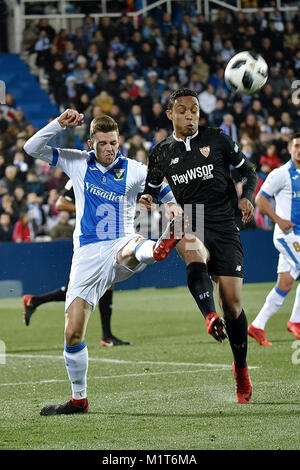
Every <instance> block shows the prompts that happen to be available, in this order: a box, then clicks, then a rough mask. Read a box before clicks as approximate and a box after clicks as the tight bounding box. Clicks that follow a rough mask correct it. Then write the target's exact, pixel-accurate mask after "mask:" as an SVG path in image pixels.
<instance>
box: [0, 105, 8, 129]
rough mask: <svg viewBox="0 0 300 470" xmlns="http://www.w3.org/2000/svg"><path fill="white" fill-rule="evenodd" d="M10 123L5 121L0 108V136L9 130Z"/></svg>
mask: <svg viewBox="0 0 300 470" xmlns="http://www.w3.org/2000/svg"><path fill="white" fill-rule="evenodd" d="M8 125H9V122H8V120H7V119H5V117H4V115H3V112H2V110H1V108H0V135H1V134H4V133H5V132H6V130H7V128H8Z"/></svg>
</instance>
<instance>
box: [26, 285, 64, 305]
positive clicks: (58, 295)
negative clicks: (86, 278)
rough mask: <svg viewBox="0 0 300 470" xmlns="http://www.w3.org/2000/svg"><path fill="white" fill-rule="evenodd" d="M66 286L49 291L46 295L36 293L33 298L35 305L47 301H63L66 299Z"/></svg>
mask: <svg viewBox="0 0 300 470" xmlns="http://www.w3.org/2000/svg"><path fill="white" fill-rule="evenodd" d="M66 292H67V289H66V287H65V286H64V287H61V288H60V289H57V290H55V291H52V292H47V294H44V295H34V296H33V298H32V304H33V306H34V307H38V306H39V305H41V304H45V303H47V302H63V301H64V300H66Z"/></svg>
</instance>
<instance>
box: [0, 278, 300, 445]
mask: <svg viewBox="0 0 300 470" xmlns="http://www.w3.org/2000/svg"><path fill="white" fill-rule="evenodd" d="M272 286H273V284H270V283H269V284H248V285H245V286H244V293H243V305H244V308H245V311H246V314H247V316H248V321H249V322H250V321H251V320H253V319H254V317H255V315H256V313H257V312H258V310H259V308H260V307H261V305H262V304H263V302H264V299H265V297H266V295H267V293H268V292H269V290H270V289H271V287H272ZM294 295H295V288H294V289H293V291H292V292H291V293H290V294H289V296H288V297H287V298H286V300H285V303H284V305H283V307H282V308H281V310H280V311H279V312H278V313H277V314H276V315H275V316H274V317H273V318H272V319H271V320H270V322H269V323H268V325H267V328H266V332H267V337H268V339H269V340H270V341H272V342H273V346H272V347H262V346H259V345H258V344H257V343H256V342H255V341H254V340H253V339H251V338H250V339H249V355H248V363H249V366H250V367H251V369H250V374H251V378H252V382H253V386H254V394H253V400H252V402H251V404H246V405H241V404H238V403H237V401H236V396H235V383H234V379H233V374H232V371H231V363H232V355H231V350H230V347H229V344H228V343H226V344H224V343H222V344H220V343H217V342H216V341H215V340H214V339H213V338H212V337H211V336H209V335H208V334H207V333H206V328H205V323H204V320H203V318H202V316H201V315H200V314H199V313H198V311H197V308H196V306H195V304H194V300H193V299H192V297H191V296H190V294H189V293H188V292H187V289H186V288H184V287H182V288H174V289H145V290H139V291H116V292H115V294H114V314H113V331H114V333H115V334H116V335H117V336H119V337H121V338H122V339H128V340H130V341H132V345H130V346H122V347H114V348H101V349H100V348H99V340H100V320H99V313H98V310H96V311H95V312H94V314H93V316H92V317H91V319H90V323H89V325H88V332H87V337H86V340H87V345H88V349H89V357H90V362H89V373H88V396H89V402H90V412H89V413H87V414H84V415H73V416H50V417H42V416H40V415H39V411H40V409H41V408H42V407H43V406H44V405H47V404H50V403H62V402H65V401H67V400H68V399H69V398H70V390H71V389H70V385H69V381H68V378H67V373H66V369H65V366H64V362H63V359H62V349H63V328H64V316H63V309H64V305H63V303H52V304H45V305H43V306H41V307H40V308H39V309H38V310H37V312H36V313H35V314H34V316H33V317H32V321H31V324H30V326H29V327H26V326H25V325H24V324H23V317H22V301H21V299H13V298H12V299H1V300H0V316H1V327H0V340H2V341H3V342H4V343H5V346H6V356H5V360H6V363H5V364H0V399H1V408H0V449H2V450H3V449H25V450H28V449H34V450H38V449H39V450H46V449H52V450H53V449H70V450H76V449H86V450H88V449H95V450H101V449H105V450H108V449H110V450H116V449H119V450H145V449H146V450H149V449H153V450H159V449H160V450H162V449H164V450H167V449H169V450H176V449H178V450H208V449H211V450H220V449H234V450H238V449H257V450H259V449H261V450H263V449H270V450H272V449H300V424H299V423H300V421H299V417H300V394H299V372H300V363H299V364H298V362H300V340H298V342H297V340H296V338H295V337H294V336H293V335H292V334H291V333H289V332H288V331H287V330H286V322H287V320H288V317H289V314H290V311H291V308H292V304H293V300H294ZM298 352H299V354H298ZM2 362H4V358H3V357H2Z"/></svg>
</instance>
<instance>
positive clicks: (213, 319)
mask: <svg viewBox="0 0 300 470" xmlns="http://www.w3.org/2000/svg"><path fill="white" fill-rule="evenodd" d="M205 323H206V326H207V331H208V333H209V334H210V335H212V336H213V337H214V338H215V339H216V340H217V341H219V342H220V343H221V342H222V341H223V340H224V339H226V338H228V336H227V332H226V328H225V322H224V320H223V318H221V317H220V316H219V315H218V314H217V313H216V312H212V313H210V314H209V315H207V317H206V319H205Z"/></svg>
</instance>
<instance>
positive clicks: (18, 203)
mask: <svg viewBox="0 0 300 470" xmlns="http://www.w3.org/2000/svg"><path fill="white" fill-rule="evenodd" d="M14 207H15V209H16V213H18V214H20V213H21V212H24V211H27V202H26V195H25V191H24V188H23V186H16V187H15V190H14Z"/></svg>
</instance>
